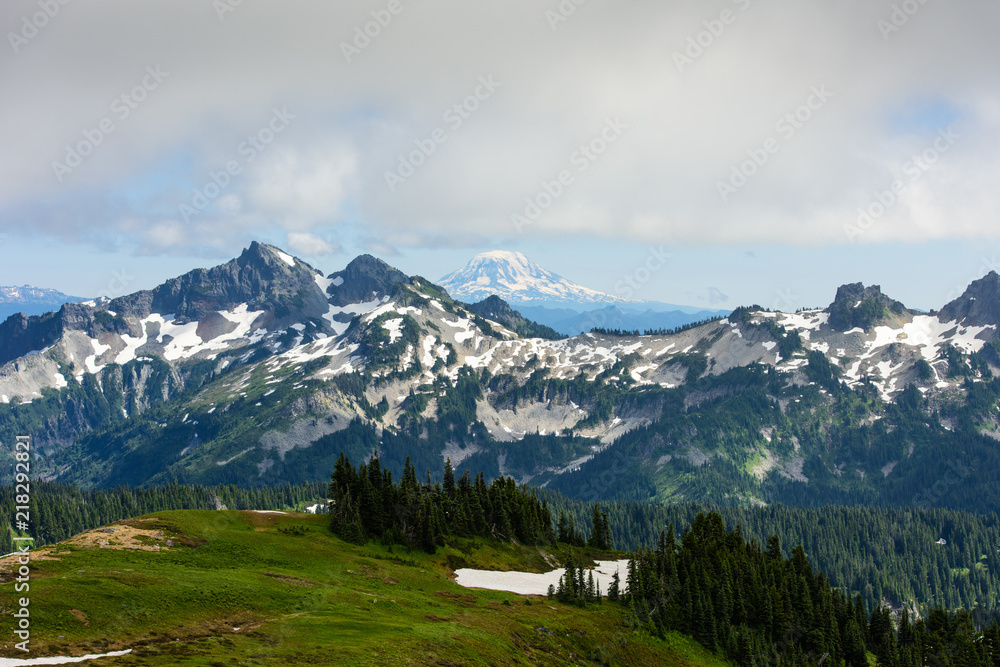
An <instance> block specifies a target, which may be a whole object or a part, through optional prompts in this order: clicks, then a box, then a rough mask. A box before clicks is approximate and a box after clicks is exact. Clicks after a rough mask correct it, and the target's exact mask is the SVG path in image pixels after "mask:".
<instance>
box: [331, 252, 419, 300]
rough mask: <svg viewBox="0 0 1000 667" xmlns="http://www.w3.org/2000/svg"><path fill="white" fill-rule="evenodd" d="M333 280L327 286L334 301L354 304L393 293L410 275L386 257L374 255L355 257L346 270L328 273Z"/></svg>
mask: <svg viewBox="0 0 1000 667" xmlns="http://www.w3.org/2000/svg"><path fill="white" fill-rule="evenodd" d="M327 277H328V278H329V279H330V280H332V283H331V284H330V286H329V287H328V288H327V291H326V292H327V295H328V296H329V297H330V303H331V304H333V305H334V306H346V305H348V304H352V303H361V302H365V301H372V300H375V299H377V298H381V297H384V296H386V295H389V294H392V292H393V290H394V289H395V288H396V286H397V285H399V284H400V283H403V282H406V281H407V280H408V279H409V277H408V276H407V275H406V274H405V273H403V272H402V271H400V270H399V269H395V268H393V267H391V266H389V265H388V264H386V263H385V262H383V261H382V260H380V259H378V258H376V257H372V256H371V255H360V256H358V257H356V258H354V259H353V260H352V261H351V263H350V264H348V265H347V266H346V267H344V269H343V270H342V271H337V272H336V273H331V274H330V275H329V276H327Z"/></svg>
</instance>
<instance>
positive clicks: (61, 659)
mask: <svg viewBox="0 0 1000 667" xmlns="http://www.w3.org/2000/svg"><path fill="white" fill-rule="evenodd" d="M131 652H132V649H130V648H129V649H125V650H124V651H112V652H111V653H88V654H87V655H81V656H78V657H75V658H71V657H68V656H61V655H56V656H51V657H47V658H28V659H27V660H17V659H15V658H0V667H15V666H17V665H68V664H70V663H73V662H85V661H87V660H96V659H98V658H115V657H118V656H121V655H128V654H129V653H131Z"/></svg>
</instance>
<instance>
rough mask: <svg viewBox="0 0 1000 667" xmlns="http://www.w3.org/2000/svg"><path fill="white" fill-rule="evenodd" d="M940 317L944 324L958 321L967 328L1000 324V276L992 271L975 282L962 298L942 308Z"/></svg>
mask: <svg viewBox="0 0 1000 667" xmlns="http://www.w3.org/2000/svg"><path fill="white" fill-rule="evenodd" d="M939 315H940V317H941V320H942V321H944V322H951V321H956V322H959V323H961V324H964V325H966V326H988V325H997V324H1000V275H997V272H996V271H990V272H989V273H988V274H986V275H985V276H983V277H982V278H980V279H979V280H976V281H974V282H973V283H972V284H971V285H969V286H968V287H967V288H966V290H965V292H964V293H963V294H962V296H960V297H958V298H957V299H955V300H954V301H951V302H950V303H948V304H947V305H946V306H945V307H944V308H942V309H941V312H940V313H939Z"/></svg>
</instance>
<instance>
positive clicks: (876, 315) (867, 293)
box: [827, 283, 906, 332]
mask: <svg viewBox="0 0 1000 667" xmlns="http://www.w3.org/2000/svg"><path fill="white" fill-rule="evenodd" d="M827 312H828V313H830V320H829V324H830V327H831V328H832V329H834V330H835V331H841V332H843V331H850V330H851V329H856V328H861V329H864V330H865V331H871V329H872V327H874V326H876V325H878V324H882V323H884V322H885V321H886V320H887V319H888V318H890V317H892V316H893V315H896V316H899V315H903V314H904V313H905V312H906V306H904V305H903V304H902V303H900V302H899V301H896V300H894V299H890V298H889V297H887V296H886V295H885V294H882V289H881V288H880V287H879V286H878V285H870V286H868V287H865V286H864V285H862V284H861V283H850V284H847V285H841V286H840V287H839V288H837V296H836V297H835V298H834V300H833V303H831V304H830V306H829V308H827Z"/></svg>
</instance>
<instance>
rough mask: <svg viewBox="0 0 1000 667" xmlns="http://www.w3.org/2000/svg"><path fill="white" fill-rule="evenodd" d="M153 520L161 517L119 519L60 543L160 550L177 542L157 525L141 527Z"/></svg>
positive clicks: (87, 547)
mask: <svg viewBox="0 0 1000 667" xmlns="http://www.w3.org/2000/svg"><path fill="white" fill-rule="evenodd" d="M151 521H159V519H157V518H156V517H149V518H146V519H130V520H127V521H118V522H116V523H113V524H111V525H110V526H105V527H104V528H95V529H94V530H88V531H87V532H85V533H80V534H79V535H74V536H73V537H71V538H69V539H68V540H64V541H63V542H60V544H62V545H67V546H73V547H82V548H84V549H119V550H125V549H133V550H136V551H160V550H161V549H168V548H170V547H172V546H174V545H175V544H177V540H176V539H175V538H172V537H170V536H168V535H166V534H165V533H164V532H163V531H162V530H159V529H158V528H157V527H156V526H150V527H148V528H140V527H139V526H143V525H146V524H148V523H149V522H151Z"/></svg>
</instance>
